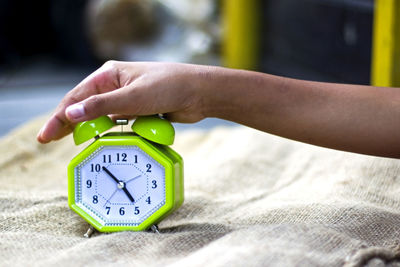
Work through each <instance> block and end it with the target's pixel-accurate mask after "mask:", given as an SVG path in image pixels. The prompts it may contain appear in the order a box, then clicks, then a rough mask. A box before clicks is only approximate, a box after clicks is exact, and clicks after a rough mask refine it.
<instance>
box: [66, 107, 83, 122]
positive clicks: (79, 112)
mask: <svg viewBox="0 0 400 267" xmlns="http://www.w3.org/2000/svg"><path fill="white" fill-rule="evenodd" d="M65 114H66V115H67V117H68V118H70V119H79V118H80V117H82V116H83V115H85V108H84V107H83V105H82V104H81V103H78V104H73V105H71V106H69V107H67V109H66V110H65Z"/></svg>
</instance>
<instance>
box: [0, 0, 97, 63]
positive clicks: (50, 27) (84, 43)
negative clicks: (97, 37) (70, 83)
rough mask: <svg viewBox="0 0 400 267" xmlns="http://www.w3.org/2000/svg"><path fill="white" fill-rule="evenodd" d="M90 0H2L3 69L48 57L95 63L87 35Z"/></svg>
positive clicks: (0, 43) (0, 50)
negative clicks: (86, 12)
mask: <svg viewBox="0 0 400 267" xmlns="http://www.w3.org/2000/svg"><path fill="white" fill-rule="evenodd" d="M86 2H87V1H86V0H39V1H30V0H0V67H7V66H18V65H20V64H23V63H24V62H26V61H29V60H30V59H32V58H36V57H40V56H46V57H50V58H54V59H55V60H59V61H61V62H62V63H65V64H88V65H92V64H95V60H94V57H93V55H92V52H91V49H90V46H89V42H88V39H87V36H86V31H85V27H84V25H85V23H84V12H85V6H86Z"/></svg>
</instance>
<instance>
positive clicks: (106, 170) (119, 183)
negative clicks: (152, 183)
mask: <svg viewBox="0 0 400 267" xmlns="http://www.w3.org/2000/svg"><path fill="white" fill-rule="evenodd" d="M102 169H103V170H104V171H105V172H106V173H107V174H108V175H109V176H110V177H111V178H112V179H113V180H114V181H115V182H116V183H117V184H118V188H119V189H122V190H124V192H125V194H126V196H127V197H128V198H129V200H130V201H132V202H135V199H134V198H133V197H132V195H131V193H129V191H128V189H126V186H125V183H124V182H123V181H120V180H118V179H117V177H115V176H114V174H112V173H111V172H110V171H109V170H108V169H107V168H106V167H104V166H103V168H102Z"/></svg>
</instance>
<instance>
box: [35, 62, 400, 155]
mask: <svg viewBox="0 0 400 267" xmlns="http://www.w3.org/2000/svg"><path fill="white" fill-rule="evenodd" d="M74 103H79V104H78V105H73V106H71V107H69V106H70V105H71V104H74ZM67 107H69V108H68V109H67V110H66V108H67ZM156 113H165V114H167V115H168V117H169V118H170V119H171V120H173V121H178V122H196V121H199V120H201V119H203V118H205V117H217V118H221V119H225V120H230V121H234V122H237V123H240V124H243V125H247V126H250V127H253V128H256V129H259V130H262V131H265V132H268V133H272V134H276V135H279V136H282V137H286V138H290V139H293V140H298V141H302V142H306V143H310V144H314V145H319V146H324V147H329V148H334V149H340V150H345V151H352V152H357V153H364V154H371V155H377V156H386V157H400V89H397V88H378V87H371V86H359V85H345V84H333V83H319V82H310V81H302V80H295V79H289V78H283V77H278V76H273V75H268V74H263V73H258V72H251V71H243V70H232V69H226V68H220V67H210V66H199V65H187V64H174V63H123V62H111V63H107V64H106V65H105V66H103V67H102V68H100V69H99V70H98V71H96V72H95V73H93V74H92V75H91V76H89V77H88V78H86V79H85V80H84V81H82V83H80V84H79V85H78V86H77V87H76V88H74V89H73V90H72V91H71V92H70V93H68V94H67V95H66V96H65V97H64V99H63V101H62V102H61V103H60V104H59V106H58V107H57V109H56V111H55V113H54V115H53V116H52V117H51V118H50V119H49V121H48V122H47V124H46V125H45V126H44V127H43V128H42V130H41V132H40V133H39V134H38V141H39V142H42V143H46V142H49V141H51V140H56V139H59V138H61V137H63V136H65V135H66V134H68V133H70V132H71V129H72V128H73V125H74V124H75V123H76V122H79V121H83V120H88V119H93V118H95V117H97V116H100V115H110V114H114V115H113V116H117V117H118V116H119V114H122V115H125V116H130V117H134V116H137V115H147V114H156ZM75 115H79V116H75Z"/></svg>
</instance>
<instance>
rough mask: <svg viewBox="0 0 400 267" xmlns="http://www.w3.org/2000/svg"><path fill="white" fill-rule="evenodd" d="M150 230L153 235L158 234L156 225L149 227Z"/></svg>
mask: <svg viewBox="0 0 400 267" xmlns="http://www.w3.org/2000/svg"><path fill="white" fill-rule="evenodd" d="M150 230H151V231H153V233H155V234H160V231H159V230H158V225H157V224H153V225H152V226H151V227H150Z"/></svg>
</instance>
